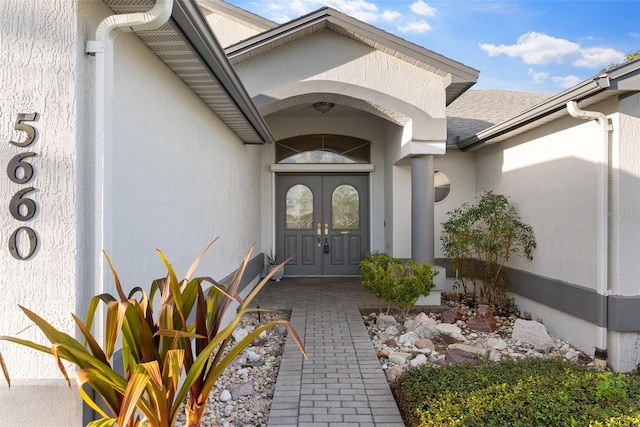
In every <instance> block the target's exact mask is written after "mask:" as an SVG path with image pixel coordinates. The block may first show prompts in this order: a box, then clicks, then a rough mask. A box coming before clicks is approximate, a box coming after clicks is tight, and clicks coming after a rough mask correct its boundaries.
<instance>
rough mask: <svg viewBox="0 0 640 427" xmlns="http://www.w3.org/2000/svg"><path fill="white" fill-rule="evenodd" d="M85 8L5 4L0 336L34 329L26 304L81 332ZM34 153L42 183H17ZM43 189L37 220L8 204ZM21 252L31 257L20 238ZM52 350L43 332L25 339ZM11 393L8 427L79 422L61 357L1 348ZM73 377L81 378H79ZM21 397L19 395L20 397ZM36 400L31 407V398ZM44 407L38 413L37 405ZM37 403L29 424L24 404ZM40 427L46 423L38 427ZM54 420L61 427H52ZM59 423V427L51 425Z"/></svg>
mask: <svg viewBox="0 0 640 427" xmlns="http://www.w3.org/2000/svg"><path fill="white" fill-rule="evenodd" d="M76 25H77V17H76V3H75V2H73V1H67V0H64V1H62V0H61V1H48V2H40V1H29V0H25V1H19V2H1V3H0V28H2V37H0V57H2V64H1V65H0V134H1V135H3V137H2V139H1V141H2V142H1V143H0V164H2V166H3V171H4V172H3V174H2V178H0V195H1V197H2V200H3V202H2V209H3V210H4V212H3V214H2V215H0V241H1V246H0V250H1V251H2V255H1V256H0V271H1V272H2V274H0V293H1V294H2V298H0V335H16V334H17V333H18V332H19V331H21V330H22V329H24V328H25V327H26V326H28V325H29V324H30V322H29V321H28V320H27V319H26V317H25V316H24V315H23V313H22V312H21V311H20V310H19V309H18V304H21V305H24V306H26V307H28V308H30V309H32V310H34V311H36V312H38V313H40V314H42V315H43V316H44V317H45V318H46V319H47V320H48V321H50V322H51V323H52V324H53V325H54V326H56V327H59V328H61V329H62V330H64V331H66V332H69V333H72V334H73V333H74V327H73V321H72V319H71V317H70V312H72V311H74V310H75V306H76V287H77V285H78V282H79V273H78V271H77V269H76V245H77V241H78V239H79V237H78V235H77V233H76V221H75V217H76V215H75V208H76V203H77V197H76V188H75V174H76V171H77V164H78V159H77V144H79V143H80V141H78V139H77V138H76V127H77V119H76V114H75V109H76V103H77V102H78V99H79V98H81V97H82V95H79V94H78V93H77V92H76V86H75V84H74V78H73V77H74V75H75V74H76V71H77V67H78V65H77V56H76V46H77V43H78V36H77V34H76ZM33 112H37V113H38V115H39V117H38V119H37V121H35V122H27V124H30V125H33V126H34V127H35V128H36V130H37V139H36V140H35V141H34V142H33V143H32V144H31V145H30V146H28V147H16V146H13V145H10V144H9V143H8V141H9V140H10V139H13V140H17V141H23V140H24V139H25V134H24V133H22V132H17V131H14V129H13V128H14V122H15V120H16V116H17V114H18V113H33ZM24 152H35V153H37V155H36V156H34V157H29V158H27V162H29V163H31V164H32V165H33V167H34V176H33V178H32V179H31V180H30V181H29V182H27V183H25V184H15V183H13V182H12V181H10V180H9V178H8V176H7V173H6V166H7V164H8V162H9V160H10V159H11V158H13V157H14V156H15V155H16V154H18V153H24ZM30 186H31V187H34V188H35V189H36V190H35V191H33V192H30V193H28V195H27V197H29V198H31V199H32V200H34V201H35V202H36V205H37V213H36V215H35V216H34V217H33V218H32V219H30V220H28V221H24V222H22V221H18V220H16V219H14V218H13V217H12V216H11V215H10V214H9V201H10V199H11V198H12V197H13V195H14V194H15V193H16V192H17V191H19V190H21V189H24V188H27V187H30ZM21 226H27V227H31V228H32V229H33V230H35V232H36V234H37V236H38V249H37V250H36V252H35V254H34V255H33V257H32V258H30V259H28V260H26V261H18V260H16V259H14V258H13V257H12V256H11V255H10V254H9V251H8V249H7V243H8V240H9V236H10V235H11V233H12V232H13V231H14V230H15V229H17V228H18V227H21ZM20 247H21V248H22V250H24V249H25V242H24V241H23V240H22V239H21V242H20ZM20 336H21V337H23V338H27V339H36V340H39V341H41V342H43V343H44V341H43V340H42V338H41V337H40V335H39V334H38V333H37V332H36V330H35V328H31V329H29V330H28V331H26V332H25V333H23V334H21V335H20ZM0 351H1V352H2V354H3V357H4V359H5V362H6V364H7V367H8V369H9V373H10V375H11V378H12V380H13V385H14V387H12V389H7V387H6V384H5V382H4V380H2V381H0V413H1V414H2V421H0V423H2V424H3V425H12V426H19V425H30V426H33V425H47V424H48V425H53V424H55V423H56V422H58V420H59V421H60V422H61V423H62V424H58V425H71V424H66V422H65V420H76V421H77V420H79V419H80V417H81V405H80V400H79V398H78V397H77V393H76V392H75V390H69V388H68V387H67V385H66V382H65V381H64V379H63V377H62V375H61V374H60V372H59V370H58V368H57V367H56V364H55V361H54V359H53V357H52V356H50V355H45V354H41V353H37V352H36V351H34V350H29V349H26V348H23V347H19V346H17V345H14V344H10V343H6V342H1V343H0ZM70 375H71V376H73V370H70ZM14 392H15V393H14ZM26 396H29V397H28V398H25V397H26ZM34 400H38V401H39V402H41V404H40V405H39V406H38V411H33V401H34ZM25 401H27V402H30V403H29V409H28V410H27V411H26V412H29V414H28V415H25V413H24V412H25V408H24V407H22V406H21V403H23V402H25ZM38 420H40V421H41V422H38ZM52 420H53V421H52ZM25 423H26V424H25ZM52 423H53V424H52Z"/></svg>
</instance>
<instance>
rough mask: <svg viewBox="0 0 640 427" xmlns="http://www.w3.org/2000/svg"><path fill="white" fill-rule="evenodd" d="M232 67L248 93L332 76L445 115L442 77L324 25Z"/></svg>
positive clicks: (437, 116) (331, 79)
mask: <svg viewBox="0 0 640 427" xmlns="http://www.w3.org/2000/svg"><path fill="white" fill-rule="evenodd" d="M235 69H236V71H237V73H238V75H239V76H240V78H241V80H242V82H243V84H244V85H245V86H246V88H247V91H248V92H249V94H250V95H251V96H256V95H258V94H262V93H266V92H268V91H270V90H273V89H275V88H278V87H282V86H285V85H287V84H289V83H291V82H298V81H319V82H321V81H323V80H326V81H338V82H346V83H350V84H354V85H358V86H362V87H364V88H369V89H373V90H376V91H379V92H381V93H385V94H388V95H390V96H393V97H396V98H398V99H399V100H403V101H405V102H407V103H409V104H411V105H414V106H416V107H418V108H420V109H422V110H424V111H426V112H427V113H428V114H429V115H430V116H431V117H432V118H444V117H445V92H444V84H445V83H444V79H443V78H441V77H439V76H437V75H435V74H433V73H431V72H428V71H426V70H422V69H420V68H418V67H415V66H413V65H411V64H409V63H407V62H405V61H402V60H399V59H397V58H395V57H393V56H391V55H387V54H385V53H383V52H380V51H378V50H376V49H372V48H370V47H368V46H365V45H363V44H361V43H358V42H356V41H353V40H349V39H347V38H346V37H343V36H340V35H338V34H336V33H334V32H332V31H329V30H325V31H321V32H318V33H315V34H313V35H310V36H308V37H305V38H303V39H300V40H297V41H295V42H292V43H289V44H286V45H284V46H282V47H280V48H277V49H274V50H272V51H270V52H267V53H264V54H262V55H259V56H258V57H256V58H254V59H251V60H248V61H244V62H242V63H240V64H238V65H237V66H235ZM318 91H322V87H321V86H318Z"/></svg>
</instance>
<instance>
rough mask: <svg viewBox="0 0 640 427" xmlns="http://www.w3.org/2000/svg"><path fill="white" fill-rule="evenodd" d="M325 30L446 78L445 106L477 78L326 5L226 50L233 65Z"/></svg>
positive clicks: (472, 72)
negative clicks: (448, 82) (447, 82)
mask: <svg viewBox="0 0 640 427" xmlns="http://www.w3.org/2000/svg"><path fill="white" fill-rule="evenodd" d="M325 29H327V30H331V31H334V32H336V33H338V34H340V35H342V36H344V37H347V38H349V39H351V40H355V41H357V42H360V43H363V44H365V45H367V46H369V47H371V48H373V49H377V50H380V51H382V52H385V53H386V54H389V55H391V56H394V57H396V58H398V59H400V60H403V61H406V62H408V63H410V64H412V65H414V66H416V67H420V68H423V69H425V70H427V71H430V72H432V73H434V74H437V75H439V76H441V77H444V78H447V79H449V80H450V84H449V86H448V87H447V105H448V104H450V103H451V102H453V100H455V99H456V98H457V97H458V96H460V95H461V94H462V93H464V91H466V90H467V89H468V88H469V87H471V86H473V85H474V84H475V83H476V81H477V80H478V75H479V73H480V72H479V71H478V70H475V69H474V68H471V67H469V66H466V65H464V64H462V63H461V62H458V61H455V60H453V59H450V58H447V57H446V56H444V55H441V54H439V53H436V52H434V51H431V50H429V49H426V48H424V47H422V46H419V45H417V44H414V43H411V42H409V41H407V40H405V39H403V38H401V37H398V36H395V35H393V34H391V33H388V32H386V31H384V30H381V29H380V28H377V27H374V26H373V25H370V24H367V23H366V22H363V21H360V20H358V19H356V18H353V17H351V16H349V15H346V14H344V13H342V12H339V11H337V10H336V9H333V8H331V7H329V6H325V7H322V8H320V9H318V10H316V11H313V12H310V13H308V14H306V15H304V16H301V17H299V18H296V19H293V20H291V21H289V22H285V23H284V24H281V25H279V26H277V27H274V28H271V29H269V30H266V31H264V32H262V33H260V34H257V35H255V36H252V37H249V38H248V39H245V40H242V41H240V42H238V43H236V44H234V45H231V46H229V47H227V48H226V49H225V52H226V53H227V56H228V57H229V59H230V61H231V63H232V64H234V65H235V64H239V63H241V62H244V61H247V60H249V59H252V58H255V57H258V56H260V55H262V54H264V53H266V52H269V51H271V50H274V49H276V48H278V47H281V46H283V45H286V44H288V43H292V42H294V41H296V40H299V39H302V38H304V37H308V36H310V35H312V34H313V33H316V32H318V31H322V30H325Z"/></svg>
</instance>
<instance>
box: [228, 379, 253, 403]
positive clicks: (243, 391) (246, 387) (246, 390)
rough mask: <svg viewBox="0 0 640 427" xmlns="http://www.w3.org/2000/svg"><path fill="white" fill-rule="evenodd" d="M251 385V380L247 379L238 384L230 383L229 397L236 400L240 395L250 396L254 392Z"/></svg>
mask: <svg viewBox="0 0 640 427" xmlns="http://www.w3.org/2000/svg"><path fill="white" fill-rule="evenodd" d="M253 385H254V384H253V380H248V381H245V382H243V383H240V384H230V385H229V392H230V393H231V398H232V399H233V400H237V399H238V398H239V397H242V396H251V395H252V394H253V393H255V390H254V389H253Z"/></svg>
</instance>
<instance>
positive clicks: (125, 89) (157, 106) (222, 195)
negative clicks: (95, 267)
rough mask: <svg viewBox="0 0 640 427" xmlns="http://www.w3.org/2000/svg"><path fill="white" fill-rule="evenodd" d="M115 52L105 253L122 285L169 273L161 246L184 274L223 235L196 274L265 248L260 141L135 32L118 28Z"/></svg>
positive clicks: (224, 269) (223, 269)
mask: <svg viewBox="0 0 640 427" xmlns="http://www.w3.org/2000/svg"><path fill="white" fill-rule="evenodd" d="M115 52H116V56H115V76H114V105H116V106H117V108H116V110H115V116H114V141H113V142H114V156H113V170H114V173H113V182H112V183H109V186H110V191H111V192H112V194H113V206H112V207H111V208H108V209H109V210H110V211H111V212H112V217H113V230H112V236H113V243H112V247H111V248H108V252H109V255H110V257H111V258H112V261H113V262H114V265H115V266H116V268H117V270H118V273H119V274H120V278H121V279H122V280H123V281H124V283H127V284H128V285H129V286H135V285H144V286H148V285H149V283H150V280H151V279H153V278H156V277H160V276H162V275H164V267H163V266H162V263H161V261H160V259H159V258H158V256H157V254H156V252H155V249H160V250H162V251H163V253H164V254H165V255H166V256H167V257H168V259H169V260H170V261H171V262H172V263H173V266H174V268H175V269H176V272H177V273H178V274H183V273H186V270H187V269H188V267H189V266H190V265H191V262H192V261H193V259H194V258H195V257H196V256H197V255H198V254H199V253H200V251H201V250H202V249H203V248H204V247H205V246H206V244H207V243H208V242H209V241H211V240H212V239H214V238H215V237H218V236H219V237H220V240H219V241H218V242H217V243H216V244H215V245H214V246H213V247H212V249H211V250H210V251H209V253H208V254H207V256H206V257H205V258H204V259H203V260H202V262H201V264H200V268H199V270H198V272H199V273H200V274H203V275H207V276H212V277H214V278H217V279H221V278H222V277H224V276H226V275H228V274H229V273H231V272H232V271H233V270H234V269H235V268H236V267H237V266H238V265H239V263H240V261H241V259H242V257H243V256H244V254H245V253H246V251H247V250H248V249H249V246H250V245H251V244H252V243H253V242H256V243H258V247H260V241H259V238H260V233H259V229H260V220H261V205H260V182H259V172H258V163H259V161H260V160H259V155H260V147H258V146H249V145H244V144H243V143H242V142H241V141H240V140H239V139H238V137H237V136H236V135H235V134H233V133H232V132H231V131H230V130H229V129H228V128H227V127H226V126H225V125H224V124H223V123H222V121H221V120H220V119H219V118H218V117H217V116H215V115H214V114H213V112H212V111H211V110H210V109H209V108H208V107H207V106H206V105H205V104H204V103H203V102H202V101H201V100H200V98H198V97H197V96H196V95H195V94H193V93H192V92H191V91H190V89H188V88H187V86H186V85H185V84H184V83H183V82H182V81H180V80H179V79H178V78H177V76H176V75H175V74H173V73H172V72H171V71H170V70H168V69H167V68H166V67H165V66H164V65H163V64H162V63H161V62H160V61H159V60H158V59H157V58H156V57H155V56H154V55H153V54H152V53H150V52H149V51H148V50H147V49H146V47H145V46H144V45H143V44H142V43H141V42H140V41H139V39H137V37H135V36H133V35H130V34H123V35H121V36H120V37H119V38H118V39H117V40H116V45H115ZM254 255H255V253H254Z"/></svg>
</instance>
